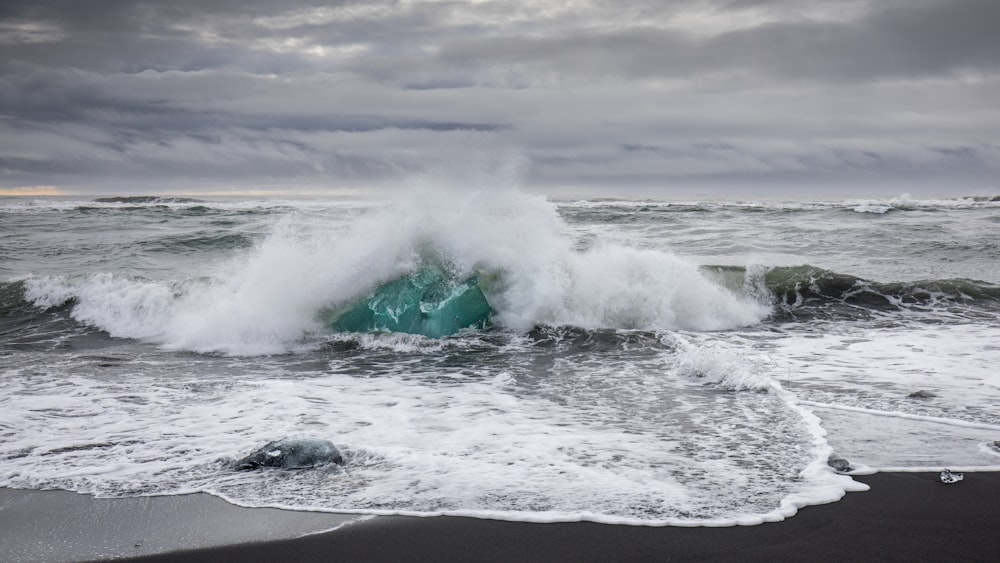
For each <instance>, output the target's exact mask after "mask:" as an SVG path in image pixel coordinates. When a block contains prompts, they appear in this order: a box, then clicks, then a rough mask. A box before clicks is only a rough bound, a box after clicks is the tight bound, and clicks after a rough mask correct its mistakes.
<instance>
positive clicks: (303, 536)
mask: <svg viewBox="0 0 1000 563" xmlns="http://www.w3.org/2000/svg"><path fill="white" fill-rule="evenodd" d="M854 478H855V480H857V481H859V482H862V483H865V484H867V485H869V487H870V490H868V491H865V492H853V493H847V494H846V495H845V496H844V497H843V498H842V499H841V500H839V501H837V502H833V503H829V504H823V505H815V506H807V507H804V508H802V509H800V510H799V511H798V513H797V514H796V515H795V516H793V517H791V518H788V519H785V520H784V521H781V522H773V523H763V524H758V525H754V526H732V527H721V528H716V527H673V526H666V527H646V526H623V525H611V524H598V523H593V522H566V523H550V524H536V523H527V522H511V521H501V520H484V519H476V518H467V517H458V516H434V517H410V516H378V517H366V516H359V515H345V514H331V513H320V512H299V511H289V510H281V509H274V508H242V507H238V506H235V505H232V504H229V503H227V502H226V501H224V500H222V499H219V498H217V497H213V496H211V495H208V494H204V493H199V494H193V495H180V496H172V497H137V498H127V499H97V498H93V497H90V496H87V495H81V494H77V493H71V492H68V491H24V490H14V489H3V488H0V530H3V533H2V534H0V550H2V551H0V552H2V553H4V554H5V558H6V557H10V558H11V559H12V560H15V561H33V560H45V561H57V560H76V561H80V560H108V559H114V560H128V561H164V562H166V561H182V560H183V561H219V560H241V561H270V560H275V559H283V560H292V561H302V560H323V559H334V558H336V559H346V560H356V561H366V562H367V561H404V560H405V561H445V562H446V561H615V560H622V561H705V560H712V561H737V560H743V561H746V560H768V561H801V560H813V561H831V560H845V559H847V558H852V559H853V558H861V560H877V561H920V560H927V561H930V560H977V561H997V560H1000V472H995V471H982V472H966V474H965V479H964V480H963V481H961V482H959V483H955V484H951V485H945V484H943V483H941V482H940V480H939V475H938V474H937V473H915V472H888V473H875V474H872V475H857V476H854Z"/></svg>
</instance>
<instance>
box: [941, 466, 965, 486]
mask: <svg viewBox="0 0 1000 563" xmlns="http://www.w3.org/2000/svg"><path fill="white" fill-rule="evenodd" d="M962 479H965V475H963V474H962V473H952V472H951V470H950V469H945V470H944V471H942V472H941V482H942V483H944V484H946V485H950V484H952V483H958V482H959V481H961V480H962Z"/></svg>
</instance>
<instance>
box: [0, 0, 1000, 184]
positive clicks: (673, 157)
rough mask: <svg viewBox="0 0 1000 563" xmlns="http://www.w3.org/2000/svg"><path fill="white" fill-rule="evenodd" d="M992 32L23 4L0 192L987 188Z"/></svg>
mask: <svg viewBox="0 0 1000 563" xmlns="http://www.w3.org/2000/svg"><path fill="white" fill-rule="evenodd" d="M998 22H1000V3H997V2H995V1H994V0H908V1H892V0H888V1H881V2H875V1H873V0H871V1H870V0H831V1H830V2H823V3H816V2H807V1H805V0H717V1H710V0H688V1H679V2H667V3H665V2H653V1H648V2H628V3H620V2H608V1H601V0H593V1H591V2H579V3H573V4H572V5H570V4H566V3H563V2H546V1H542V2H533V3H525V2H513V1H500V0H496V1H492V2H481V3H476V4H471V3H467V2H458V1H436V2H432V1H415V2H402V1H398V2H394V1H385V2H347V1H345V2H326V3H321V4H317V3H314V2H277V1H271V0H268V1H262V0H258V1H239V2H236V1H233V2H229V1H214V2H194V1H180V2H135V1H132V2H125V1H121V2H100V3H86V2H74V1H65V2H18V1H8V2H5V3H4V4H3V5H2V6H0V49H2V53H3V56H2V58H0V189H2V188H4V187H10V186H20V185H57V186H64V187H67V188H72V187H73V186H74V185H77V186H80V187H81V189H84V188H86V189H97V188H99V187H107V186H146V187H144V188H142V189H150V186H162V187H163V189H168V188H171V187H178V186H184V187H185V188H186V189H197V188H198V186H199V182H203V183H205V184H206V185H207V184H212V185H222V184H225V185H238V186H243V187H247V186H252V185H254V184H256V183H260V184H266V185H268V186H274V185H277V184H282V183H284V184H286V185H289V186H310V187H317V186H324V185H336V184H338V182H341V181H347V180H349V181H352V182H366V181H368V182H378V181H380V180H381V181H384V180H390V179H392V178H398V177H400V176H403V175H406V174H410V173H413V172H414V171H419V170H421V169H423V168H426V167H428V166H437V165H439V164H440V162H441V161H442V160H444V161H447V160H448V159H450V158H455V157H454V155H455V153H456V151H458V152H460V151H462V150H465V149H472V150H479V151H484V150H485V151H498V152H503V151H504V150H505V149H519V150H521V151H523V152H525V153H526V154H527V155H528V156H529V158H530V159H531V161H532V162H533V163H534V165H533V166H532V167H531V175H530V181H532V182H535V183H539V184H546V185H561V186H572V185H587V184H595V185H597V184H600V185H610V186H624V185H628V184H630V183H634V184H636V185H661V186H662V185H667V186H669V185H700V184H720V185H742V184H746V185H750V184H767V183H778V184H781V183H785V184H799V183H808V182H810V181H817V182H828V183H830V184H837V183H842V184H850V183H859V182H861V183H866V184H870V185H878V184H880V183H884V184H886V185H892V186H893V187H895V186H897V185H901V184H902V185H905V184H907V183H908V182H916V181H924V182H929V183H938V184H940V183H942V182H944V181H947V182H949V183H950V184H954V185H957V186H959V188H961V189H967V188H966V187H968V188H975V187H977V186H985V187H989V186H990V185H995V184H991V182H994V179H995V177H996V174H997V172H998V171H1000V148H998V140H997V139H996V136H995V131H997V130H998V128H1000V116H998V114H997V112H996V110H995V109H994V107H995V102H994V101H993V100H996V99H1000V67H998V65H1000V23H998ZM959 188H956V189H959Z"/></svg>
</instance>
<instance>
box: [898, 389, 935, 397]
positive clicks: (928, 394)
mask: <svg viewBox="0 0 1000 563" xmlns="http://www.w3.org/2000/svg"><path fill="white" fill-rule="evenodd" d="M906 397H907V398H908V399H930V398H933V397H937V394H936V393H931V392H930V391H925V390H923V389H921V390H920V391H914V392H913V393H910V394H909V395H907V396H906Z"/></svg>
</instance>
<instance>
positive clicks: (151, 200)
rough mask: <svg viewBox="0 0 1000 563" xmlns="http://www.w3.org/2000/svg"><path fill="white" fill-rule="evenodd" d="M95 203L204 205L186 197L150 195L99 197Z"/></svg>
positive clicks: (198, 200)
mask: <svg viewBox="0 0 1000 563" xmlns="http://www.w3.org/2000/svg"><path fill="white" fill-rule="evenodd" d="M94 202H95V203H125V204H142V205H148V204H160V203H206V201H205V200H201V199H193V198H188V197H159V196H150V195H140V196H115V197H99V198H97V199H95V200H94Z"/></svg>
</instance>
